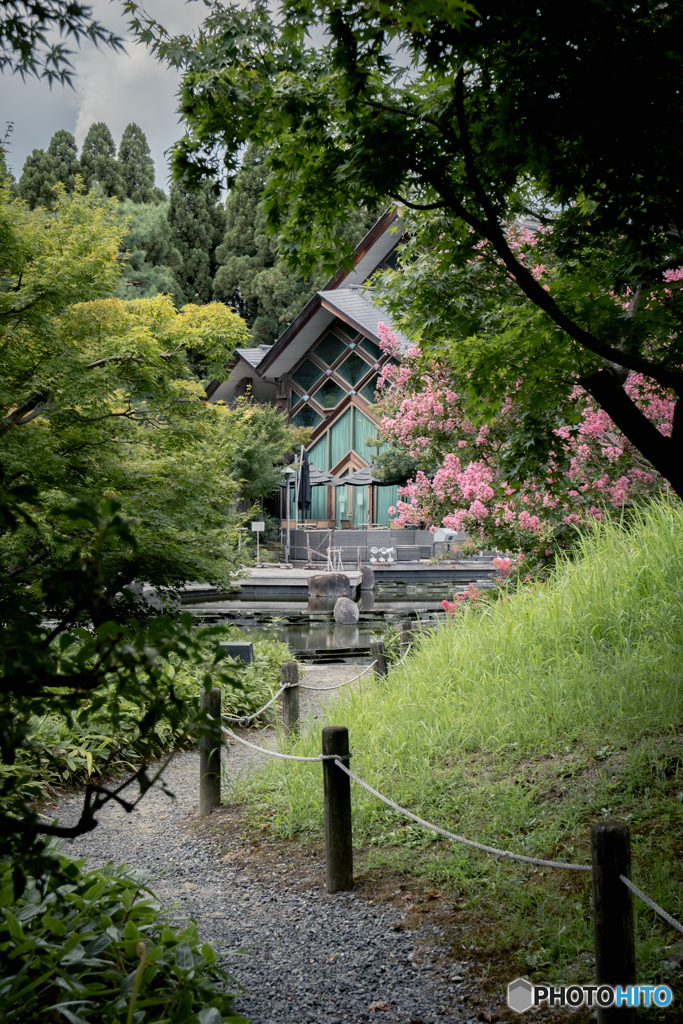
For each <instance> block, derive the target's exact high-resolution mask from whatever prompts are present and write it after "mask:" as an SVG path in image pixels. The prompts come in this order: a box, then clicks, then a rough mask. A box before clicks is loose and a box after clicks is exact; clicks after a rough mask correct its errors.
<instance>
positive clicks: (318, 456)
mask: <svg viewBox="0 0 683 1024" xmlns="http://www.w3.org/2000/svg"><path fill="white" fill-rule="evenodd" d="M399 213H400V211H399V210H398V209H397V208H396V207H391V208H390V209H389V210H387V212H386V213H385V214H384V215H383V216H382V217H380V219H379V220H378V221H377V223H376V224H375V225H374V226H373V228H372V229H371V230H370V231H369V232H368V234H367V235H366V236H365V238H364V239H363V240H362V241H361V242H360V244H359V245H358V247H357V248H356V251H355V253H354V257H353V259H354V263H353V267H352V268H351V269H350V270H348V271H339V272H338V273H337V274H336V275H335V276H334V277H333V278H331V279H330V281H328V282H327V284H326V285H325V287H324V288H323V289H321V291H319V292H316V294H315V295H314V296H313V298H312V299H310V301H309V302H308V303H307V305H306V306H305V307H304V308H303V309H302V310H301V312H300V313H299V315H298V316H297V317H296V319H295V320H293V321H292V323H291V324H290V325H289V327H288V328H287V329H286V330H285V332H284V333H283V334H282V335H281V337H280V338H278V340H277V341H276V342H275V344H274V345H271V346H267V345H261V346H259V348H258V349H238V350H237V352H236V356H235V360H234V363H233V365H232V367H231V371H230V375H229V377H228V379H227V380H225V381H223V382H220V383H219V382H215V384H213V385H211V386H210V388H209V398H210V399H211V401H220V400H223V401H226V402H229V401H232V400H233V398H234V397H235V395H237V394H244V393H247V391H248V388H250V389H251V394H252V395H253V397H254V399H255V400H257V401H262V400H267V401H273V400H274V401H276V402H277V406H278V408H279V409H280V410H281V411H282V412H283V414H285V415H287V416H288V418H289V419H290V421H291V422H292V423H293V424H294V425H295V426H299V427H311V428H312V431H313V432H312V435H311V440H310V443H309V445H308V448H307V450H308V458H309V461H310V463H311V465H313V466H316V467H317V468H318V469H320V470H323V471H325V472H327V473H330V474H331V475H333V476H334V477H335V478H344V477H345V476H348V475H349V474H352V473H354V472H356V471H358V470H360V469H364V468H366V467H369V466H370V465H371V464H372V461H373V458H374V457H375V456H376V454H377V448H376V447H375V446H373V445H372V444H371V443H368V442H372V441H373V440H374V439H375V438H376V436H377V428H378V418H377V416H376V415H375V411H374V404H375V389H376V386H377V377H378V375H379V373H380V371H381V368H382V366H384V365H385V364H386V363H387V362H388V361H392V362H395V360H394V359H393V357H390V356H387V355H386V354H385V353H383V352H382V349H381V348H380V343H379V337H378V333H377V325H378V323H379V322H380V321H383V322H384V323H386V324H387V326H389V327H392V323H391V318H390V316H389V314H388V313H387V312H386V311H385V310H383V309H382V308H381V307H380V306H377V305H375V304H374V303H373V302H372V300H371V298H370V295H369V294H368V293H367V292H366V291H365V290H364V288H363V285H364V284H365V282H367V280H368V278H370V277H371V275H372V274H373V273H375V271H376V270H378V269H380V268H387V267H390V266H392V263H393V259H394V258H395V249H396V246H397V245H398V242H399V241H400V238H401V227H400V221H399ZM397 333H399V332H397ZM399 337H401V335H400V333H399ZM402 340H404V339H402ZM258 353H261V355H260V358H259V360H258V361H257V359H256V356H257V354H258ZM396 499H397V493H396V487H395V486H383V485H379V484H374V483H369V484H367V485H366V486H353V487H351V486H343V485H342V486H336V487H330V486H326V485H325V484H319V485H316V486H314V487H313V498H312V507H311V511H310V513H308V517H309V518H310V519H313V520H317V521H319V522H320V523H321V524H322V523H323V522H325V523H327V524H328V525H330V526H331V525H333V524H334V525H336V526H337V527H339V526H340V525H341V524H342V523H344V524H349V525H351V526H353V527H359V526H365V525H370V524H373V523H376V524H388V522H389V517H388V509H389V508H390V507H391V506H392V505H393V504H394V503H395V502H396ZM283 515H284V509H283ZM290 516H291V518H294V510H293V508H291V509H290Z"/></svg>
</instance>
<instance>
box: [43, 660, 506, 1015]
mask: <svg viewBox="0 0 683 1024" xmlns="http://www.w3.org/2000/svg"><path fill="white" fill-rule="evenodd" d="M357 672H358V667H357V666H354V665H343V666H329V665H327V666H322V667H315V666H313V667H311V668H309V669H308V670H307V671H306V679H307V681H310V682H314V683H316V684H319V685H325V684H327V685H329V684H331V683H332V682H338V681H341V680H342V679H348V678H349V677H350V676H353V675H355V674H356V673H357ZM302 681H303V680H302ZM316 697H317V698H319V699H321V700H322V701H323V702H326V701H329V700H330V699H332V697H331V695H329V694H325V695H323V694H318V695H314V694H312V693H309V694H307V693H306V691H301V698H302V699H301V710H302V713H303V712H306V713H308V715H309V716H311V717H313V716H315V715H316V713H318V714H319V713H320V708H319V705H318V703H317V701H316V699H315V698H316ZM257 742H258V743H260V744H262V745H264V746H266V745H267V746H270V747H272V748H274V747H275V733H274V730H272V729H270V730H264V731H262V732H261V733H260V735H259V736H258V738H257ZM258 760H262V759H259V756H258V755H254V760H252V755H251V752H250V751H249V750H248V749H247V748H246V747H242V746H240V745H238V744H233V745H231V746H230V749H229V752H228V753H227V754H226V755H224V766H225V769H226V771H227V772H228V774H229V775H230V776H233V777H234V775H235V774H236V773H237V772H238V771H249V770H251V769H252V768H253V767H255V766H256V763H257V761H258ZM198 776H199V757H198V754H197V753H195V752H192V753H185V754H180V755H178V756H176V757H175V758H174V759H173V761H172V762H171V764H170V766H169V768H168V769H167V771H166V778H167V784H168V786H169V788H170V790H171V791H172V792H173V793H174V794H175V800H171V799H169V798H168V797H167V796H165V795H164V794H163V793H162V792H161V791H160V790H158V789H157V788H156V787H155V788H154V789H153V790H151V791H150V792H149V793H148V794H147V795H146V796H145V799H144V800H143V801H141V803H140V804H139V805H138V808H137V809H136V810H135V811H134V812H133V816H132V818H131V817H129V816H128V815H126V813H125V811H123V810H122V809H121V808H120V807H118V806H116V805H115V804H109V805H108V806H107V807H106V808H104V809H103V811H102V812H100V816H99V820H100V824H99V826H98V828H97V829H95V831H94V832H93V833H91V834H90V835H88V836H82V837H79V838H78V839H76V840H73V841H71V842H68V843H66V844H65V847H66V851H67V852H68V853H69V854H70V855H72V856H75V857H83V856H87V857H88V858H89V860H90V863H91V865H92V866H93V867H96V866H101V865H103V864H106V863H107V862H108V861H110V860H114V861H115V862H116V863H127V864H128V865H134V866H136V867H145V868H148V869H150V870H151V871H152V872H153V874H154V875H155V876H158V877H155V879H154V881H153V888H154V890H155V892H156V893H157V895H158V897H159V899H160V900H161V901H162V903H164V904H165V905H168V906H171V905H173V904H177V905H178V907H179V913H180V914H183V915H187V916H192V917H194V918H195V920H196V921H197V924H198V927H199V931H200V936H201V938H202V940H208V941H209V942H211V943H212V944H213V945H214V947H215V948H216V949H217V950H219V951H221V952H222V953H227V952H228V951H230V950H236V949H239V948H247V953H246V954H245V955H242V956H239V957H234V956H230V957H228V959H227V966H228V969H229V970H230V971H231V972H232V973H234V974H235V975H236V976H237V977H238V978H239V980H240V982H241V983H242V985H243V986H244V988H245V994H244V995H241V996H240V997H239V998H238V999H237V1002H236V1008H237V1010H238V1011H239V1012H241V1013H243V1014H244V1015H245V1016H247V1017H250V1018H251V1019H252V1020H253V1021H254V1024H342V1022H344V1024H346V1022H349V1024H352V1022H356V1021H367V1020H371V1019H373V1020H374V1019H378V1020H379V1021H385V1022H386V1024H393V1022H401V1024H410V1022H413V1024H416V1022H422V1024H433V1022H436V1021H437V1020H444V1019H450V1020H459V1021H471V1022H472V1024H475V1021H476V1018H475V1017H472V1016H471V1013H470V1014H468V1001H469V1000H470V999H472V998H475V997H476V996H477V986H476V983H474V982H473V981H471V980H470V979H468V978H467V967H468V965H467V963H462V964H457V963H456V964H453V961H452V959H450V958H449V962H448V966H447V967H446V968H444V967H443V966H441V965H443V963H444V954H446V953H447V952H450V950H449V949H448V948H447V946H446V944H445V943H446V940H445V938H444V936H443V933H442V932H440V930H439V929H438V928H436V927H434V926H433V925H430V924H427V923H426V924H424V925H422V926H421V927H420V928H418V929H416V930H412V931H411V930H408V928H407V927H406V925H405V924H404V920H405V918H406V913H405V912H401V911H397V910H396V908H395V907H392V906H391V905H390V904H388V903H385V904H382V903H380V904H371V903H370V902H369V901H368V900H366V899H363V898H362V897H361V896H359V895H356V894H355V893H344V894H340V895H337V896H328V895H327V894H326V892H325V887H324V871H323V867H324V866H323V865H322V864H321V863H320V861H319V855H318V860H317V861H314V862H313V863H311V865H310V873H309V875H308V877H294V876H293V873H292V871H291V870H290V864H288V863H287V861H283V860H282V859H281V860H279V861H271V862H270V863H268V864H267V865H266V866H265V867H264V864H263V863H261V864H260V866H259V870H258V871H256V870H254V869H253V868H252V867H250V866H249V865H245V863H244V858H243V857H242V851H243V850H244V843H243V842H242V840H241V839H240V837H239V836H238V835H237V834H236V833H233V834H231V832H230V818H229V817H226V816H224V812H223V811H220V812H218V814H216V815H211V817H210V818H209V819H204V822H205V823H206V822H208V823H210V827H206V825H204V824H203V825H200V826H198V819H197V791H198ZM79 807H80V801H79V799H78V797H70V798H69V799H65V800H64V801H63V802H62V807H61V810H60V814H59V818H60V821H61V822H62V823H64V824H71V823H73V822H74V821H75V820H76V819H77V816H78V811H79ZM227 813H228V812H227V811H226V814H227ZM214 819H215V822H214ZM451 956H452V954H451ZM497 1009H502V1007H500V1008H498V1007H497ZM505 1015H506V1016H507V1014H505ZM480 1019H486V1020H496V1019H498V1017H497V1016H496V1014H495V1013H491V1012H490V1011H489V1012H488V1013H487V1014H486V1015H482V1014H480Z"/></svg>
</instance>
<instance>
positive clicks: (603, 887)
mask: <svg viewBox="0 0 683 1024" xmlns="http://www.w3.org/2000/svg"><path fill="white" fill-rule="evenodd" d="M591 860H592V865H593V930H594V933H595V978H596V982H597V984H598V985H621V986H622V988H624V987H625V986H626V985H633V984H634V983H635V980H636V954H635V942H634V938H633V898H632V896H631V892H630V890H629V889H627V888H626V886H625V885H624V883H623V882H622V881H621V880H620V879H619V875H624V876H625V877H626V878H630V877H631V838H630V831H629V827H628V825H626V824H624V823H623V822H616V821H605V822H598V823H597V824H595V825H592V826H591ZM634 1020H635V1009H629V1008H628V1007H626V1006H616V1005H614V1006H610V1007H600V1006H598V1024H617V1022H618V1024H630V1022H632V1021H634Z"/></svg>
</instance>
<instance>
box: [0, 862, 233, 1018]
mask: <svg viewBox="0 0 683 1024" xmlns="http://www.w3.org/2000/svg"><path fill="white" fill-rule="evenodd" d="M59 860H60V863H61V867H62V869H63V872H64V874H65V875H67V876H68V877H69V879H70V881H69V883H68V884H65V885H61V886H59V887H58V888H57V889H54V887H53V886H51V885H50V883H49V882H47V881H46V880H43V883H44V885H43V886H42V887H41V885H39V884H38V883H37V882H36V880H35V879H29V882H28V885H27V887H26V889H25V890H24V893H23V895H22V896H21V898H20V899H19V900H18V901H17V902H12V899H13V895H12V894H13V884H12V870H11V868H10V867H8V866H7V865H5V868H6V869H5V872H4V874H3V876H2V889H1V892H0V906H1V921H0V968H1V980H0V1024H9V1022H11V1021H21V1024H45V1022H46V1021H48V1020H66V1021H68V1022H69V1024H95V1022H96V1024H105V1022H106V1024H142V1022H143V1021H144V1024H162V1022H163V1024H172V1022H176V1021H177V1022H185V1024H222V1022H227V1021H230V1022H235V1024H236V1022H239V1021H244V1020H245V1018H243V1017H240V1016H238V1015H236V1014H235V1013H234V1012H233V1008H232V1006H233V999H234V995H233V993H232V992H231V989H233V988H235V987H236V982H235V981H234V979H233V978H231V977H230V976H229V975H228V974H227V973H226V972H225V970H223V969H222V968H221V967H220V966H219V964H218V958H217V956H216V953H215V952H214V951H213V949H212V948H211V946H209V945H208V944H207V943H204V944H202V945H201V946H200V943H199V938H198V935H197V929H196V928H195V926H194V924H190V925H189V926H188V927H186V928H184V929H182V930H179V929H177V928H174V927H172V926H171V924H170V923H169V916H170V912H169V911H166V910H161V909H160V908H159V905H158V903H157V902H156V900H155V898H154V895H153V893H152V892H151V890H150V889H149V888H148V886H147V874H146V873H145V872H142V871H139V870H137V871H136V870H128V869H126V868H125V867H114V865H113V864H108V865H107V867H105V868H102V869H101V870H97V871H84V870H83V868H82V865H83V864H84V863H85V862H84V861H70V860H68V859H67V858H66V857H60V858H59ZM44 889H46V890H47V891H44Z"/></svg>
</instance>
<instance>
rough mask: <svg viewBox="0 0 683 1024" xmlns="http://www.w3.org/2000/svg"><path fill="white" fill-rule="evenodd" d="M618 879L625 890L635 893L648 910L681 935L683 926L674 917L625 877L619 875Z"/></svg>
mask: <svg viewBox="0 0 683 1024" xmlns="http://www.w3.org/2000/svg"><path fill="white" fill-rule="evenodd" d="M619 878H620V879H621V881H622V882H623V883H624V885H625V886H626V888H627V889H630V890H631V892H632V893H635V895H636V896H637V897H638V899H641V900H642V901H643V903H644V904H645V906H646V907H649V908H650V910H654V912H655V914H659V916H660V917H663V918H664V920H665V921H666V923H667V924H670V925H671V927H672V928H675V929H676V931H677V932H680V933H681V935H683V924H679V922H678V921H677V920H676V918H675V917H672V916H671V914H667V912H666V910H662V908H661V907H660V906H659V904H658V903H655V901H654V900H651V899H650V897H649V896H646V895H645V893H644V892H643V890H642V889H639V888H638V886H637V885H634V884H633V882H632V881H631V879H630V878H627V877H626V875H619Z"/></svg>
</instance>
